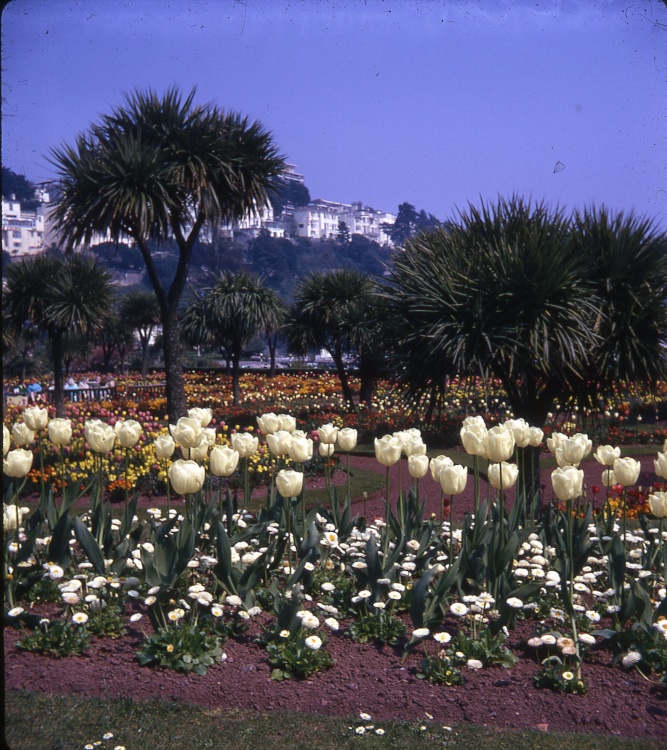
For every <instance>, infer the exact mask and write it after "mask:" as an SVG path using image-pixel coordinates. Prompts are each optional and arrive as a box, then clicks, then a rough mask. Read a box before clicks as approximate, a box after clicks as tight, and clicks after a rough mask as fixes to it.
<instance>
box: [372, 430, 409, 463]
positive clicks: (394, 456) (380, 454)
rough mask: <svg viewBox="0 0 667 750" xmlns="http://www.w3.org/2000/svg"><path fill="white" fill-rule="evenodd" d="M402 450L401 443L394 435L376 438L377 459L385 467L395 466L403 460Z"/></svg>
mask: <svg viewBox="0 0 667 750" xmlns="http://www.w3.org/2000/svg"><path fill="white" fill-rule="evenodd" d="M402 448H403V446H402V444H401V441H400V440H399V439H398V438H396V437H394V435H385V436H384V437H382V438H380V439H379V440H378V438H375V458H376V459H377V460H378V461H379V462H380V463H381V464H382V465H383V466H393V465H394V464H395V463H396V462H397V461H398V460H399V459H400V458H401V450H402Z"/></svg>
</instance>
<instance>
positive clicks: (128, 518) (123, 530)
mask: <svg viewBox="0 0 667 750" xmlns="http://www.w3.org/2000/svg"><path fill="white" fill-rule="evenodd" d="M138 502H139V493H138V492H135V493H134V497H133V498H132V499H131V500H130V502H129V503H128V505H127V508H126V509H125V510H124V511H123V521H122V523H121V527H120V538H121V539H125V537H126V536H127V535H128V534H129V532H130V527H131V526H132V519H133V518H134V514H135V513H136V512H137V503H138Z"/></svg>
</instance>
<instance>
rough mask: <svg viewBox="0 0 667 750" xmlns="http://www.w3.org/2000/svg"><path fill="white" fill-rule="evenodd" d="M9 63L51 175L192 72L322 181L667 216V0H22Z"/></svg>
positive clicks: (8, 22)
mask: <svg viewBox="0 0 667 750" xmlns="http://www.w3.org/2000/svg"><path fill="white" fill-rule="evenodd" d="M2 68H3V76H2V97H3V107H2V116H3V120H2V158H3V164H4V165H5V166H8V167H10V168H11V169H13V170H14V171H17V172H20V173H23V174H25V175H26V176H27V177H28V178H29V179H32V180H35V181H40V180H46V179H49V178H50V177H52V172H51V168H50V166H49V163H48V160H47V155H48V152H49V149H50V148H53V147H55V146H58V145H61V144H62V143H63V142H71V141H72V140H73V138H74V137H75V136H76V134H77V133H78V132H80V131H82V130H84V129H85V128H86V127H87V126H88V125H89V124H90V123H91V122H93V121H94V120H95V119H96V117H97V116H98V115H99V114H100V113H103V112H106V111H108V110H109V109H110V108H111V107H112V106H114V105H115V104H118V103H120V102H121V101H122V97H123V93H124V92H127V91H131V90H133V89H135V88H140V89H145V88H147V87H149V86H150V87H153V88H154V89H156V90H158V91H163V90H164V89H166V88H167V87H168V86H170V85H173V84H176V85H178V86H179V87H180V88H181V89H182V90H184V91H189V90H190V89H191V88H192V87H194V86H196V87H197V91H198V94H197V98H198V99H199V100H201V101H212V102H214V103H215V104H217V105H219V106H221V107H223V108H225V109H231V110H236V111H240V112H242V113H244V114H246V115H248V116H249V117H251V118H253V119H259V120H260V121H261V122H262V123H263V124H264V125H265V126H266V127H267V128H268V129H269V130H271V131H272V132H273V133H274V136H275V139H276V142H277V144H278V146H279V148H280V150H281V151H282V152H283V153H284V154H285V155H286V157H287V159H288V160H289V161H290V162H292V163H294V164H295V165H297V169H298V171H300V172H301V173H303V174H304V175H305V178H306V184H307V185H308V187H309V188H310V191H311V195H312V197H314V198H315V197H321V198H327V199H330V200H337V201H343V202H352V201H356V200H361V201H364V202H365V203H367V204H369V205H371V206H373V207H375V208H379V209H382V210H385V211H394V212H395V211H396V208H397V206H398V204H399V203H401V202H403V201H409V202H410V203H413V204H414V205H416V206H417V208H420V209H421V208H424V209H425V210H427V211H429V212H431V213H434V214H435V215H436V216H438V217H439V218H441V219H446V218H451V217H453V216H454V215H455V211H456V208H457V207H458V208H465V207H466V206H467V204H468V202H472V203H475V204H476V203H478V202H479V200H480V198H483V199H485V200H493V199H495V198H496V197H497V196H498V195H503V196H509V195H510V194H512V193H519V194H521V195H524V196H532V198H533V199H536V200H542V199H543V200H546V201H548V202H549V203H550V204H551V205H555V204H559V205H561V206H564V207H566V208H567V209H568V210H572V209H575V208H582V207H584V206H590V205H592V204H595V205H598V206H599V205H602V204H605V205H607V206H609V207H610V208H612V209H614V210H625V211H630V210H634V211H635V212H636V213H638V214H640V215H644V216H648V217H651V218H654V219H655V220H656V222H657V223H658V225H659V226H660V227H661V228H662V229H665V230H667V90H666V89H667V8H666V7H665V5H664V4H663V3H662V2H660V1H659V0H643V1H640V2H635V3H634V4H633V3H632V2H630V0H628V1H627V2H626V1H625V0H624V1H623V2H616V0H600V1H599V2H596V1H595V0H588V1H586V2H583V1H582V2H576V1H574V0H549V1H546V0H545V1H541V0H533V2H523V1H522V0H519V1H518V2H517V0H513V1H512V2H510V1H509V0H508V1H507V2H505V1H504V0H478V1H477V2H464V1H463V0H461V1H460V2H445V1H442V0H431V1H430V2H429V1H428V0H424V2H410V1H408V0H403V1H402V2H400V1H398V0H386V2H385V1H383V0H366V2H363V1H361V0H358V1H356V2H352V1H349V2H346V1H345V0H340V1H334V0H312V1H310V2H299V1H298V0H296V1H294V0H293V1H291V2H286V1H283V2H279V1H278V0H245V2H235V1H234V0H229V1H227V0H220V1H219V2H216V1H214V0H190V1H188V0H132V1H130V0H68V1H63V0H12V1H11V2H10V3H9V4H8V5H7V6H6V7H5V9H4V11H3V16H2ZM557 162H560V164H561V165H564V167H563V168H561V169H559V171H554V167H555V165H556V163H557Z"/></svg>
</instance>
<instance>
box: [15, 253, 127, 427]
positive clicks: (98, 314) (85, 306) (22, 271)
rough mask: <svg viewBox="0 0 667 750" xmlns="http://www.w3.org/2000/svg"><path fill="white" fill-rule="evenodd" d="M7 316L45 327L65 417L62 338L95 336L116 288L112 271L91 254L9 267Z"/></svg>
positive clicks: (18, 322)
mask: <svg viewBox="0 0 667 750" xmlns="http://www.w3.org/2000/svg"><path fill="white" fill-rule="evenodd" d="M3 297H6V304H7V314H8V315H9V317H10V319H11V320H12V321H13V322H14V324H15V325H23V324H24V323H27V322H29V323H33V324H34V325H36V326H38V327H40V328H42V329H43V330H45V331H46V333H47V335H48V337H49V341H50V343H51V355H52V359H53V378H54V399H55V404H56V413H57V415H58V416H60V417H64V416H65V397H64V391H63V357H64V338H65V335H66V334H67V333H80V334H82V335H93V334H95V333H97V332H98V331H100V330H101V328H102V326H103V323H104V320H105V318H106V316H107V314H108V311H109V309H110V308H111V306H112V302H113V297H114V290H113V285H112V281H111V275H110V273H109V271H108V269H106V268H104V267H103V266H102V265H100V264H99V262H98V261H97V260H96V259H95V258H93V257H91V256H89V255H82V254H76V255H73V256H71V257H69V258H66V259H64V260H63V259H62V258H58V257H53V256H47V255H38V256H35V257H33V258H30V259H28V260H24V261H21V262H20V263H12V265H11V266H10V267H9V268H8V269H7V275H6V286H5V288H4V289H3Z"/></svg>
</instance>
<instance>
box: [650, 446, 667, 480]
mask: <svg viewBox="0 0 667 750" xmlns="http://www.w3.org/2000/svg"><path fill="white" fill-rule="evenodd" d="M653 466H654V467H655V473H656V474H657V475H658V476H659V477H661V478H662V479H667V452H663V453H658V459H657V461H654V462H653Z"/></svg>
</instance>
